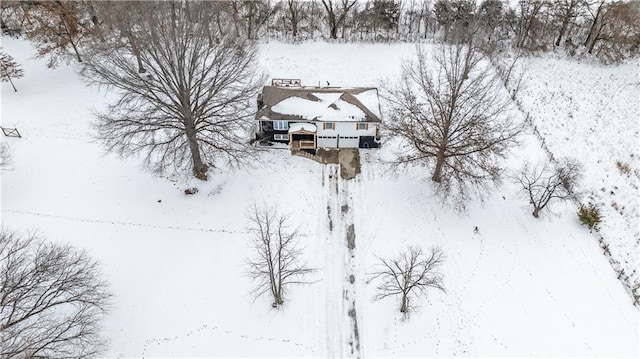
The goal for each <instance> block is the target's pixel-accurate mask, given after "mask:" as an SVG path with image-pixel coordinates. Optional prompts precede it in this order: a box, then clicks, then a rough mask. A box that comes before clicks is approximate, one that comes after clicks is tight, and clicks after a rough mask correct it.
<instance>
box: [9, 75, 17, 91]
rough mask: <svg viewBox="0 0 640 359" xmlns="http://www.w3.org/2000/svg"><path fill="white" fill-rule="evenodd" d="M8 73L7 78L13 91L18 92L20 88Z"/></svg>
mask: <svg viewBox="0 0 640 359" xmlns="http://www.w3.org/2000/svg"><path fill="white" fill-rule="evenodd" d="M6 75H7V79H8V80H9V82H10V83H11V87H13V91H14V92H18V89H17V88H16V85H14V84H13V81H11V76H9V74H6Z"/></svg>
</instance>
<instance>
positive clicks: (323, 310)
mask: <svg viewBox="0 0 640 359" xmlns="http://www.w3.org/2000/svg"><path fill="white" fill-rule="evenodd" d="M2 46H3V47H4V48H5V51H7V52H8V53H9V54H11V55H12V56H14V57H15V58H16V60H17V61H18V62H20V63H22V64H23V65H24V69H25V77H24V78H23V79H21V80H18V81H16V86H17V87H18V90H19V92H17V93H14V92H13V90H12V89H11V87H10V85H9V84H6V83H3V84H2V99H1V109H0V116H1V122H2V125H3V126H8V127H14V126H15V127H18V129H19V130H20V132H21V133H22V135H23V138H21V139H13V138H3V139H2V141H6V142H7V143H8V144H9V145H10V147H11V150H12V153H13V164H12V165H11V166H10V168H9V169H7V170H3V171H2V172H1V175H2V177H1V181H2V193H1V204H2V212H1V215H2V224H3V225H4V226H7V227H10V228H13V229H18V230H29V229H34V230H35V229H37V230H38V231H40V232H41V233H42V234H43V235H44V236H46V237H47V238H49V239H51V240H55V241H64V242H69V243H73V244H74V245H76V246H78V247H81V248H85V249H86V250H88V251H89V252H90V253H91V255H93V256H94V257H95V258H97V259H98V260H99V261H100V262H101V263H102V265H103V269H104V274H105V276H106V277H107V279H108V280H109V281H110V283H111V285H112V290H113V292H114V293H115V295H116V298H115V303H114V308H113V309H112V311H111V314H110V316H109V318H108V319H107V321H106V323H105V334H106V336H107V337H108V338H109V339H110V340H111V348H110V350H109V352H108V353H106V354H107V356H109V357H141V356H145V357H178V356H179V357H187V356H201V357H205V356H232V357H239V356H242V357H335V356H352V355H355V354H352V352H351V347H352V346H351V345H350V344H349V341H352V340H353V333H352V330H351V319H350V318H349V316H348V313H347V312H348V310H349V309H350V305H351V304H350V303H351V301H349V302H348V301H346V300H345V299H344V298H345V297H346V298H349V299H350V300H352V301H353V302H354V303H355V308H356V309H357V321H358V328H359V342H360V352H361V354H362V355H364V356H368V357H391V356H396V357H401V356H412V357H426V356H443V357H448V356H454V355H465V356H484V357H494V356H509V357H512V356H590V357H591V356H606V357H611V356H633V357H637V356H638V355H639V349H638V346H639V342H638V334H639V331H638V319H639V317H638V311H637V309H636V308H634V307H633V306H632V304H631V300H630V298H629V296H628V295H627V293H626V292H625V291H624V289H623V287H622V285H621V284H620V282H619V281H618V280H617V279H616V274H615V273H614V271H613V270H612V268H611V266H610V265H609V263H608V262H607V259H606V258H605V257H604V256H603V255H602V251H601V250H600V248H599V247H598V244H597V242H596V240H595V239H594V237H593V236H592V235H590V234H589V233H588V231H587V230H586V229H585V228H583V227H581V226H580V225H579V223H578V221H577V218H576V215H575V208H573V206H572V205H567V206H564V205H560V206H556V207H555V208H554V212H555V214H545V215H543V216H542V218H540V219H537V220H536V219H534V218H533V217H532V216H531V214H530V212H531V211H530V208H528V207H527V201H526V200H525V199H523V198H522V197H520V196H519V195H518V194H517V187H516V186H515V185H513V184H511V183H510V182H509V181H505V184H504V185H503V186H502V187H500V188H498V189H497V190H496V191H495V192H494V193H493V194H492V195H491V196H490V197H489V198H487V200H486V202H485V203H483V204H482V203H478V202H474V203H471V204H470V205H469V208H468V211H467V212H466V213H457V212H455V211H454V210H452V209H450V208H447V207H442V206H441V205H440V204H439V202H437V201H436V200H435V199H434V197H433V194H432V193H431V190H432V187H431V183H430V181H429V175H428V174H427V173H425V172H424V171H423V170H422V169H419V168H409V169H407V170H406V171H402V172H393V171H390V170H389V169H388V168H387V167H386V165H384V164H383V163H382V162H381V161H380V158H381V157H384V156H387V155H388V150H386V149H380V150H370V151H363V152H362V153H361V157H362V161H363V167H362V173H361V174H360V175H358V177H357V178H356V179H354V180H350V181H343V180H338V179H337V176H336V173H335V170H336V169H335V167H332V166H328V167H323V166H322V165H320V164H317V163H315V162H312V161H310V160H307V159H303V158H299V157H291V156H290V155H289V154H288V152H287V151H285V150H273V151H269V152H265V153H264V154H262V155H261V158H260V161H259V162H256V164H255V166H253V167H252V168H243V169H237V170H232V171H223V170H218V171H217V172H215V173H212V174H211V176H210V178H211V180H210V181H209V182H207V183H201V182H198V181H196V180H191V179H189V178H186V177H185V178H156V177H153V176H152V175H151V174H149V173H146V172H144V171H142V170H141V169H140V168H139V167H138V163H139V162H137V161H136V160H135V159H128V160H122V159H119V158H116V157H115V156H113V155H104V153H103V150H102V147H101V146H100V144H99V143H96V142H95V141H94V140H93V139H92V130H91V126H90V122H91V121H92V114H91V110H92V109H100V108H102V106H104V103H105V101H106V100H107V98H108V94H104V93H99V92H97V91H96V90H95V89H92V88H87V87H86V86H85V85H84V84H83V82H82V81H81V80H80V78H79V77H78V75H77V74H75V72H74V70H73V68H71V67H67V66H61V67H60V68H58V69H55V70H50V69H47V68H45V66H44V62H43V61H40V60H33V59H31V57H32V56H33V50H32V49H31V48H30V47H29V46H28V45H27V44H25V43H24V42H22V41H18V40H13V39H6V38H3V39H2ZM260 49H261V56H260V57H261V62H262V64H263V65H264V66H265V68H266V69H267V70H268V71H269V73H270V74H271V76H272V77H277V78H300V79H302V81H303V84H313V83H317V81H321V82H323V83H324V82H326V81H329V82H330V83H331V85H332V86H333V85H345V86H372V85H373V86H375V85H376V83H377V81H378V80H379V79H382V78H384V77H394V76H397V74H399V71H400V67H399V64H400V60H401V58H402V57H403V56H410V55H411V54H412V53H413V52H414V47H413V45H410V44H400V45H359V44H326V43H306V44H302V45H288V44H280V43H274V42H272V43H268V44H263V45H261V46H260ZM539 62H540V64H539V66H544V64H545V62H547V63H549V64H552V63H553V60H547V59H540V60H539ZM608 71H611V73H612V75H611V76H615V74H616V70H615V68H612V69H610V70H608ZM589 73H591V74H594V75H593V76H596V75H595V74H596V73H597V72H596V71H594V72H589ZM621 76H622V75H621ZM551 79H552V78H551V77H549V80H548V81H551ZM562 81H565V80H564V79H563V78H562V77H559V78H557V79H556V80H555V81H554V82H552V83H551V84H552V85H553V86H562V85H561V82H562ZM620 91H622V93H620V96H621V97H624V96H627V97H629V96H633V94H627V92H624V91H623V90H620ZM629 91H633V90H629ZM540 93H543V91H540ZM532 96H533V95H532ZM605 96H612V94H605ZM574 98H575V97H574ZM530 106H532V108H531V111H532V112H533V111H534V108H533V106H534V105H533V104H531V105H530ZM580 106H581V105H580V104H579V105H578V107H580ZM584 106H587V105H586V104H584ZM536 108H537V107H536ZM558 111H559V110H558ZM611 112H615V109H613V110H612V111H611ZM605 113H609V112H603V115H604V114H605ZM586 115H587V114H586V113H585V116H586ZM545 118H546V117H545V116H541V117H540V121H541V123H542V122H544V123H546V121H547V120H546V119H545ZM609 125H611V122H609ZM540 126H542V125H540ZM593 126H595V125H593ZM615 126H618V125H617V124H616V125H615ZM622 126H623V125H622V124H620V127H618V129H617V131H618V133H619V135H618V136H617V137H616V138H617V139H618V141H617V142H619V143H621V144H622V143H626V144H632V143H633V138H631V137H630V136H631V135H627V134H626V132H624V129H625V127H622ZM607 131H611V132H610V133H615V131H616V130H615V129H607ZM600 133H601V132H600V131H598V130H597V129H596V130H595V131H594V132H589V131H586V130H585V131H584V132H580V135H579V136H584V140H585V141H599V139H598V136H599V134H600ZM549 136H556V133H555V132H550V134H549ZM576 136H578V135H576ZM636 136H637V134H636ZM553 138H555V139H557V141H562V140H563V139H562V138H560V137H559V136H558V137H553ZM536 141H537V140H535V138H534V137H533V136H531V135H526V136H524V138H523V144H522V147H520V148H518V149H515V150H514V153H513V156H512V157H511V158H510V159H509V161H508V164H509V167H510V168H511V169H515V168H518V167H519V166H520V163H521V162H522V161H523V160H524V159H536V158H540V157H541V156H543V154H542V152H541V150H540V149H539V144H538V143H537V142H536ZM612 148H614V150H613V151H617V150H616V149H615V148H618V147H616V146H615V143H613V145H612ZM636 150H637V148H636ZM620 153H624V152H623V151H622V152H620ZM630 153H631V152H630ZM621 160H625V159H624V158H621ZM627 160H628V159H627ZM611 161H613V164H612V165H613V166H615V160H614V159H611ZM635 161H636V162H633V161H631V160H628V162H629V163H630V164H632V165H633V166H636V165H637V163H638V162H637V157H636V158H635ZM634 168H637V166H636V167H634ZM613 169H614V170H617V169H616V168H615V167H613ZM616 181H617V180H616ZM620 181H622V180H620ZM605 183H606V186H607V189H609V187H610V186H615V185H618V186H620V185H619V184H616V183H618V182H611V184H609V182H606V181H605ZM621 183H622V182H621ZM193 186H196V187H198V188H199V190H200V191H199V192H198V193H197V194H195V195H193V196H186V195H185V194H184V193H183V191H184V189H185V188H188V187H193ZM336 190H337V191H336ZM597 190H599V188H597ZM627 193H628V194H629V196H630V195H633V193H634V192H627ZM636 193H637V192H636ZM252 202H257V203H268V204H273V205H277V206H278V207H279V208H280V209H281V210H282V211H283V212H290V213H292V219H293V220H294V221H295V222H296V223H300V224H302V225H303V228H304V229H305V233H306V235H305V236H304V237H303V238H302V239H301V242H302V244H303V245H304V246H305V247H306V257H307V258H306V259H307V260H308V261H309V263H310V264H311V265H312V266H314V267H316V268H318V271H317V273H315V274H314V278H313V279H314V280H315V283H313V284H309V285H304V286H297V287H293V288H291V290H290V292H289V293H288V294H289V296H288V301H287V302H286V305H285V308H284V309H282V310H273V309H271V307H270V305H269V303H270V302H269V300H268V298H260V299H258V300H255V301H254V299H253V298H252V297H251V296H250V295H249V291H250V289H251V287H250V281H249V278H247V276H246V275H245V274H244V271H245V260H246V258H247V257H248V256H249V255H251V248H250V245H249V241H250V239H249V237H248V235H247V233H246V228H245V226H246V221H245V219H244V216H245V213H246V211H247V208H248V206H249V205H250V204H251V203H252ZM344 205H347V206H348V210H346V211H344V210H342V208H343V206H344ZM627 208H629V207H627ZM636 208H637V207H636ZM635 213H636V215H635V216H636V218H637V212H635ZM631 214H632V213H631ZM631 214H630V215H631ZM329 219H331V228H329ZM631 219H632V218H631ZM621 223H622V222H621ZM629 223H633V222H629ZM349 224H353V225H354V228H355V234H356V239H355V243H356V248H355V250H354V251H353V253H352V254H353V258H352V257H351V253H350V252H348V250H347V248H346V239H345V231H346V227H347V226H348V225H349ZM475 226H478V227H479V233H477V234H475V233H474V232H473V228H474V227H475ZM629 226H632V224H629ZM636 230H637V228H636ZM408 244H414V245H415V244H419V245H423V246H425V247H429V246H431V245H438V246H440V247H441V248H442V249H443V250H444V251H445V253H446V255H447V259H446V261H445V264H444V266H443V268H442V272H443V274H444V275H445V285H446V287H447V292H446V293H437V292H434V293H433V294H432V295H431V296H430V297H429V298H428V299H427V300H425V301H424V302H423V303H421V305H420V308H419V310H418V311H417V312H415V313H414V314H413V315H412V316H411V318H410V319H409V320H403V319H402V318H401V316H400V315H399V312H398V304H399V303H396V301H394V300H392V299H385V300H383V301H380V302H372V301H371V297H372V296H373V295H374V294H375V291H374V289H375V287H374V285H373V284H368V285H367V283H366V279H367V273H369V272H370V271H371V266H372V265H373V264H375V261H376V257H375V256H376V255H381V256H395V255H396V254H397V253H398V252H399V251H400V250H401V249H403V248H405V247H406V245H408ZM349 273H354V274H355V283H354V284H353V285H351V284H349V283H348V274H349ZM356 354H357V353H356Z"/></svg>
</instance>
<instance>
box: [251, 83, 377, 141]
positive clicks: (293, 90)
mask: <svg viewBox="0 0 640 359" xmlns="http://www.w3.org/2000/svg"><path fill="white" fill-rule="evenodd" d="M379 102H380V101H379V98H378V89H376V88H375V87H349V88H341V87H328V86H327V87H320V86H318V87H309V86H302V85H301V82H300V80H298V79H273V80H272V83H271V86H264V88H263V89H262V93H261V94H259V95H258V111H257V113H256V122H257V138H258V139H259V140H261V141H267V142H271V143H284V144H288V145H289V148H290V149H291V150H305V151H315V150H316V149H318V148H375V147H378V141H379V139H380V138H379V127H380V124H381V115H380V104H379Z"/></svg>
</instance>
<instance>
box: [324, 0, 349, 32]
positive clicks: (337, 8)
mask: <svg viewBox="0 0 640 359" xmlns="http://www.w3.org/2000/svg"><path fill="white" fill-rule="evenodd" d="M356 2H357V1H356V0H341V2H340V3H339V4H338V3H337V0H336V1H335V2H334V1H333V0H322V5H324V9H325V10H326V11H327V21H328V23H329V33H330V36H331V38H332V39H337V38H338V30H339V29H340V27H342V26H344V22H345V20H346V18H347V14H348V13H349V11H350V10H351V8H353V7H354V6H355V5H356Z"/></svg>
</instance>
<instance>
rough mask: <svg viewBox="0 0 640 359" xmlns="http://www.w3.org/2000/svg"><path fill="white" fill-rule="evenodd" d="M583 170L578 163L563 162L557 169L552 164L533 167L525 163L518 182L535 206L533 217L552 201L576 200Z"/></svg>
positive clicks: (538, 214)
mask: <svg viewBox="0 0 640 359" xmlns="http://www.w3.org/2000/svg"><path fill="white" fill-rule="evenodd" d="M580 173H581V168H580V166H579V164H578V163H577V162H572V161H563V162H561V163H560V164H559V165H558V166H557V167H555V168H554V167H553V165H552V164H550V163H548V162H547V163H544V164H541V163H538V164H537V165H531V164H529V163H525V164H524V166H523V167H522V171H521V173H520V176H519V177H517V178H516V181H517V182H518V183H519V184H520V185H521V186H522V190H523V192H525V193H526V194H527V196H528V198H529V203H530V204H531V205H532V206H533V213H532V214H533V216H534V217H536V218H538V217H539V216H540V211H542V210H543V209H544V208H546V207H547V205H548V204H549V203H550V202H551V201H552V200H560V201H567V200H573V199H575V198H576V193H575V186H576V184H577V182H578V180H579V179H580V176H581V175H580Z"/></svg>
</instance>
